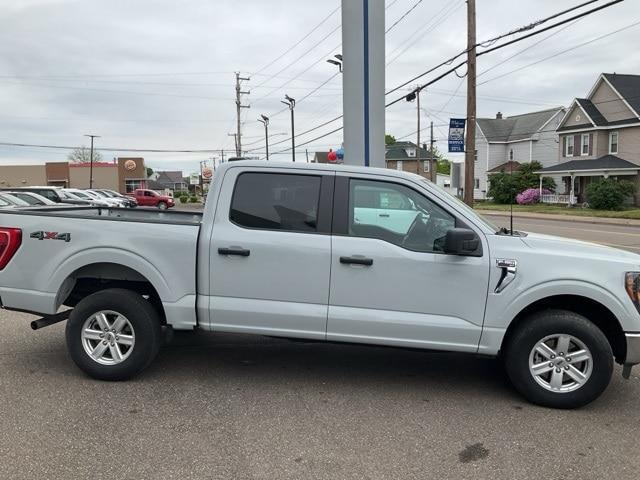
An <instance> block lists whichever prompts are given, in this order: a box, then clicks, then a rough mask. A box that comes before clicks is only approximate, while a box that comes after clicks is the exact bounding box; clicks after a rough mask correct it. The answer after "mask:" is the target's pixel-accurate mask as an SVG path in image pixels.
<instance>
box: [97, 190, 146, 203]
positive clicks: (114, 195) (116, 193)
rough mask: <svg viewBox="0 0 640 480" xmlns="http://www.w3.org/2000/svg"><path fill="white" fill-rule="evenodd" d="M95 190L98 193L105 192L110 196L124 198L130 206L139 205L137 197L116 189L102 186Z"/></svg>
mask: <svg viewBox="0 0 640 480" xmlns="http://www.w3.org/2000/svg"><path fill="white" fill-rule="evenodd" d="M94 191H96V192H98V193H103V194H105V195H107V196H108V197H110V198H116V199H120V200H123V201H124V202H125V205H126V206H127V207H129V208H135V207H137V206H138V202H137V201H136V199H135V198H133V197H129V196H127V195H122V194H121V193H119V192H116V191H115V190H107V189H104V188H101V189H99V190H95V189H94Z"/></svg>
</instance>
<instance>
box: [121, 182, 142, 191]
mask: <svg viewBox="0 0 640 480" xmlns="http://www.w3.org/2000/svg"><path fill="white" fill-rule="evenodd" d="M124 188H125V190H124V191H125V192H127V193H133V191H134V190H137V189H139V188H142V180H125V181H124Z"/></svg>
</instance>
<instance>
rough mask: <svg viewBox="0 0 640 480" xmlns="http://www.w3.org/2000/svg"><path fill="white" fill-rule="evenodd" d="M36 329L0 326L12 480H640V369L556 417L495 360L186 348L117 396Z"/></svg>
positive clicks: (57, 338)
mask: <svg viewBox="0 0 640 480" xmlns="http://www.w3.org/2000/svg"><path fill="white" fill-rule="evenodd" d="M576 225H577V224H576ZM558 226H561V225H558ZM564 226H569V227H575V226H572V225H567V224H566V223H564ZM580 226H583V224H580V225H578V227H576V228H578V231H579V230H580V228H579V227H580ZM517 227H518V228H521V229H525V227H524V226H523V224H520V225H517ZM545 228H550V227H549V226H548V225H546V224H545ZM585 228H588V229H599V226H593V225H591V226H588V227H585ZM530 229H532V228H530ZM614 230H615V229H614ZM560 232H561V230H560V229H558V233H560ZM544 233H549V232H544ZM592 233H593V232H592ZM625 233H629V232H626V231H625ZM584 235H591V233H588V232H587V233H584ZM594 235H595V234H594ZM623 237H624V238H627V237H628V236H627V237H625V236H624V235H622V236H620V238H623ZM608 238H609V239H611V238H613V237H611V235H609V237H608ZM629 238H633V237H629ZM613 241H614V240H610V242H613ZM617 241H618V240H615V242H617ZM630 246H631V247H633V246H634V245H630ZM636 246H637V243H636ZM32 318H33V317H30V316H28V315H24V314H19V313H11V312H6V311H0V432H2V435H0V458H1V459H2V462H1V465H2V469H1V470H0V478H8V479H14V478H16V479H21V478H24V479H33V478H56V479H57V478H88V477H91V478H96V479H101V478H109V479H113V478H127V479H129V478H131V479H147V478H163V479H171V478H180V479H187V478H197V479H201V478H202V479H207V478H215V479H236V478H238V479H302V478H305V479H306V478H314V479H316V478H318V479H323V478H331V479H351V478H358V479H359V478H364V479H367V478H369V479H387V478H388V479H405V478H406V479H427V478H456V479H481V478H487V479H489V478H490V479H525V478H536V479H539V478H562V479H573V478H575V479H591V478H593V479H603V478H616V479H627V478H628V479H632V478H633V479H635V478H638V471H640V454H639V449H638V432H639V431H640V408H639V407H640V402H639V400H640V368H637V369H636V370H635V371H634V372H633V375H632V378H631V379H630V380H629V381H625V380H623V379H622V378H621V376H620V368H619V367H617V368H616V371H615V373H614V377H613V379H612V382H611V385H610V386H609V388H608V390H607V391H606V392H605V393H604V395H603V396H602V397H601V398H600V399H599V400H597V401H596V402H594V403H593V404H591V405H589V406H587V407H585V408H583V409H581V410H576V411H559V410H550V409H545V408H540V407H536V406H532V405H529V404H527V403H526V402H524V401H523V400H522V399H521V398H520V397H519V396H518V395H517V393H515V392H514V391H513V390H512V389H511V387H510V386H509V385H508V383H507V382H506V380H505V376H504V374H503V372H502V369H501V366H500V364H499V363H498V362H497V361H495V360H492V359H486V358H478V357H475V356H465V355H452V354H444V353H440V354H438V353H425V352H419V351H407V350H399V349H392V348H379V347H363V346H351V345H335V344H322V343H301V342H291V341H287V340H277V339H271V338H262V337H250V336H240V335H218V336H216V335H213V334H210V333H182V334H179V335H177V336H176V338H175V340H174V342H173V343H172V344H171V345H169V346H166V347H165V348H164V349H163V350H162V351H161V353H160V355H159V357H158V358H157V359H156V361H155V362H154V363H153V364H152V365H151V367H150V368H149V369H148V370H146V371H145V372H144V373H143V374H142V375H141V376H139V377H138V378H136V379H135V380H133V381H129V382H124V383H107V382H98V381H94V380H91V379H89V378H88V377H86V376H85V375H84V374H82V373H81V372H80V371H79V370H78V369H77V368H76V367H75V366H74V365H73V364H72V362H71V360H70V358H69V357H68V355H67V353H66V348H65V345H64V324H58V325H54V326H52V327H48V328H45V329H42V330H39V331H36V332H34V331H31V329H30V328H29V324H28V321H29V320H30V319H32Z"/></svg>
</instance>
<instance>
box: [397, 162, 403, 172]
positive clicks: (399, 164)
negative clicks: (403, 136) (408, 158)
mask: <svg viewBox="0 0 640 480" xmlns="http://www.w3.org/2000/svg"><path fill="white" fill-rule="evenodd" d="M396 170H400V171H402V162H401V161H400V160H398V161H397V162H396Z"/></svg>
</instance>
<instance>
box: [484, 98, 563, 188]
mask: <svg viewBox="0 0 640 480" xmlns="http://www.w3.org/2000/svg"><path fill="white" fill-rule="evenodd" d="M564 114H565V109H564V107H555V108H550V109H547V110H541V111H538V112H531V113H525V114H522V115H514V116H511V117H503V115H502V113H500V112H498V114H497V115H496V118H478V119H477V121H476V125H477V129H476V161H475V177H476V178H475V186H476V188H475V190H474V198H476V199H485V198H487V191H488V189H489V176H490V175H491V173H492V172H499V171H501V170H505V171H509V168H512V167H513V166H514V165H521V164H523V163H529V162H532V161H537V162H540V163H541V164H542V165H543V166H544V167H547V166H551V165H555V164H556V163H557V158H558V134H557V132H556V129H557V127H558V125H559V124H560V120H561V119H562V118H563V116H564ZM549 176H552V175H549ZM556 181H560V177H559V176H558V177H557V179H556Z"/></svg>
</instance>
